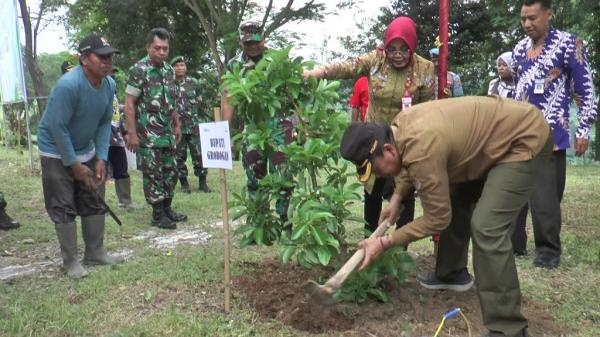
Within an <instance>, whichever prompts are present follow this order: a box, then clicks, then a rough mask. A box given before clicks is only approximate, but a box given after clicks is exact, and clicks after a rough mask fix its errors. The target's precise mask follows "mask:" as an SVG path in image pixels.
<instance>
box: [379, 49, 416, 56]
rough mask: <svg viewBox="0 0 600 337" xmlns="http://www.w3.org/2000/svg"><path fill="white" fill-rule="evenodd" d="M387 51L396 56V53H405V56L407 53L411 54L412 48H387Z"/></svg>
mask: <svg viewBox="0 0 600 337" xmlns="http://www.w3.org/2000/svg"><path fill="white" fill-rule="evenodd" d="M385 52H386V53H387V54H388V55H389V56H396V55H404V56H406V55H408V54H410V48H401V49H400V50H396V49H391V48H386V49H385Z"/></svg>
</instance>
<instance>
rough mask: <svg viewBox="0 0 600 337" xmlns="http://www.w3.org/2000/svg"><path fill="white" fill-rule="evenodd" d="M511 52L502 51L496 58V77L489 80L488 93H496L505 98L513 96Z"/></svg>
mask: <svg viewBox="0 0 600 337" xmlns="http://www.w3.org/2000/svg"><path fill="white" fill-rule="evenodd" d="M511 69H513V67H512V52H509V51H507V52H506V53H502V54H501V55H500V56H498V58H497V59H496V70H497V71H498V77H497V78H495V79H493V80H491V81H490V85H489V87H488V95H498V96H500V97H505V98H513V97H514V94H515V82H514V80H513V74H512V70H511Z"/></svg>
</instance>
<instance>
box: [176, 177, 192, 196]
mask: <svg viewBox="0 0 600 337" xmlns="http://www.w3.org/2000/svg"><path fill="white" fill-rule="evenodd" d="M179 182H180V183H181V193H185V194H190V193H192V190H191V189H190V184H189V183H188V181H187V178H185V177H182V178H179Z"/></svg>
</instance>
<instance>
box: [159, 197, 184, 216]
mask: <svg viewBox="0 0 600 337" xmlns="http://www.w3.org/2000/svg"><path fill="white" fill-rule="evenodd" d="M172 201H173V199H170V198H169V199H165V201H164V205H165V214H166V215H167V217H168V218H169V219H171V220H173V221H176V222H180V221H187V219H188V217H187V215H185V214H179V213H177V212H175V211H174V210H173V209H172V208H171V202H172Z"/></svg>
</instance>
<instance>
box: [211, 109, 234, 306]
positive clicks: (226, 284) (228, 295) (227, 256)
mask: <svg viewBox="0 0 600 337" xmlns="http://www.w3.org/2000/svg"><path fill="white" fill-rule="evenodd" d="M213 113H214V116H215V122H219V121H221V110H220V109H219V108H214V110H213ZM219 177H220V178H221V210H222V212H223V240H224V242H223V250H224V251H225V252H224V281H223V282H224V287H225V312H227V313H228V312H229V310H230V301H231V272H230V269H229V260H230V246H229V213H228V210H227V179H226V177H225V169H222V168H221V169H219Z"/></svg>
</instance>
